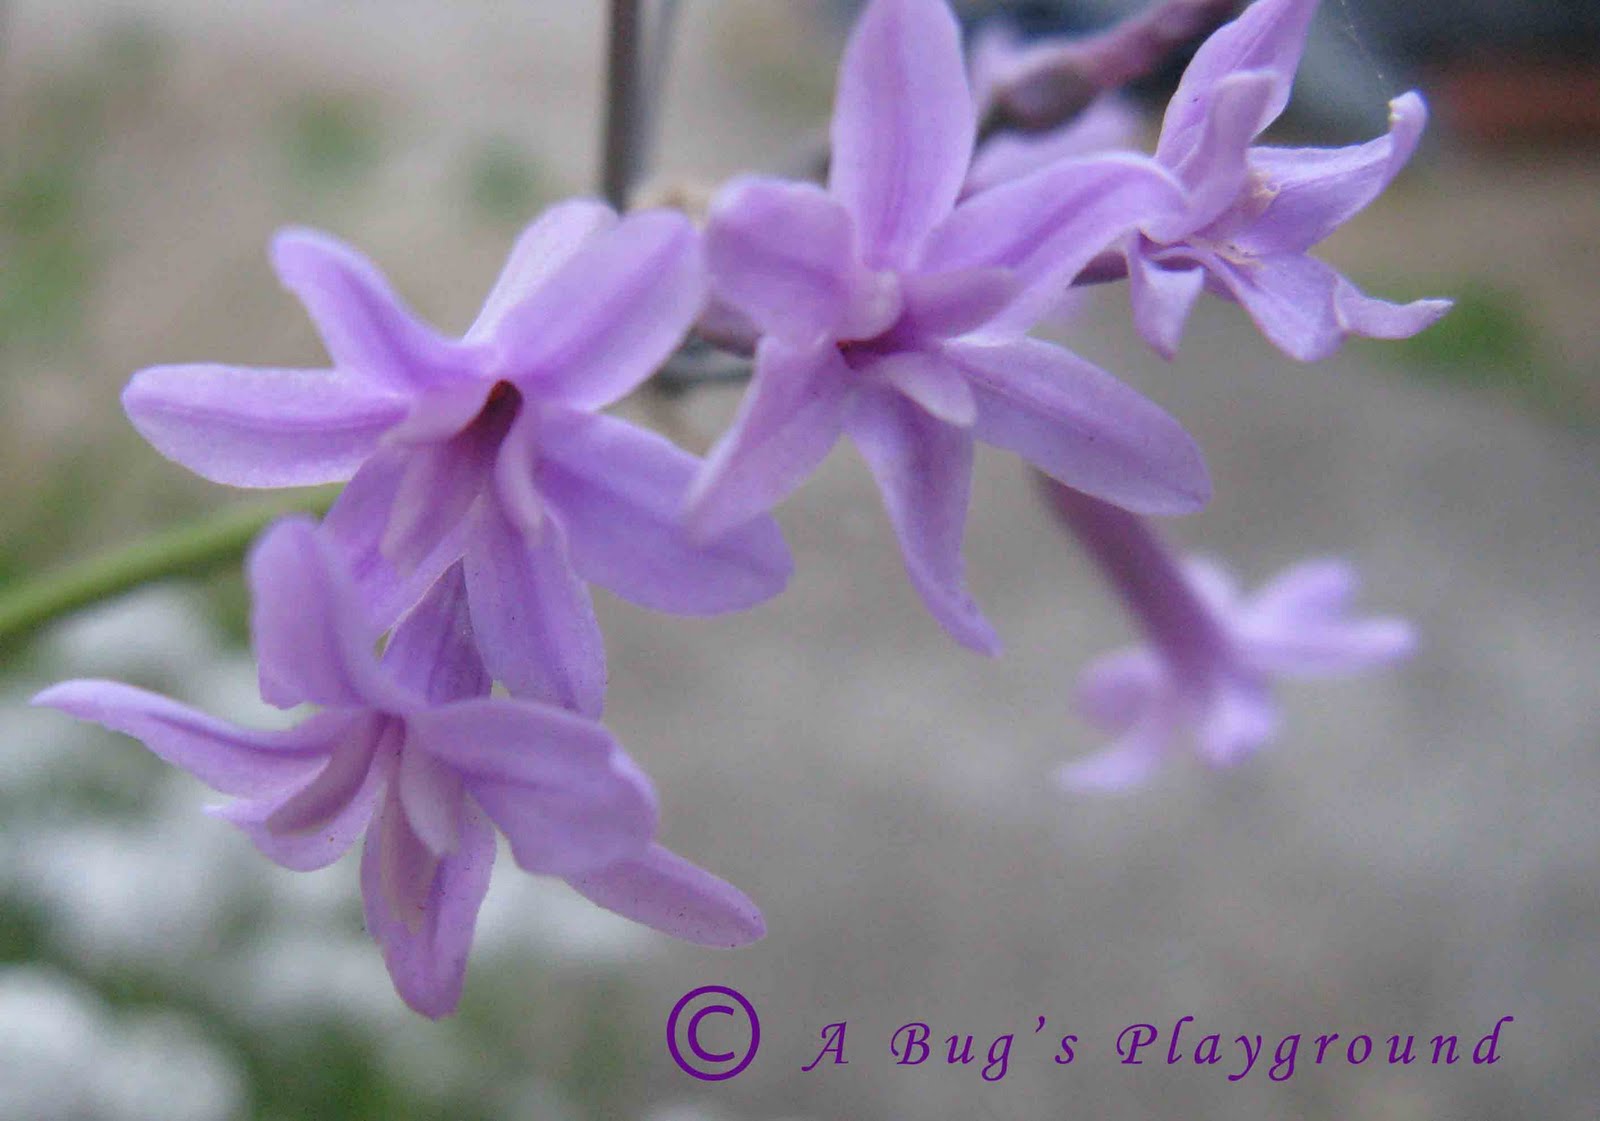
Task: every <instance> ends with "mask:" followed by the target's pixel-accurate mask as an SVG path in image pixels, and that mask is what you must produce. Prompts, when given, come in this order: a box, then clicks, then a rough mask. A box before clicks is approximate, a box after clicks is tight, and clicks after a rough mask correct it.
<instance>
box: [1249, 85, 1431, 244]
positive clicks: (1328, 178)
mask: <svg viewBox="0 0 1600 1121" xmlns="http://www.w3.org/2000/svg"><path fill="white" fill-rule="evenodd" d="M1427 120H1428V109H1427V106H1426V105H1425V104H1424V102H1423V100H1422V97H1421V95H1420V94H1417V93H1415V92H1412V93H1407V94H1404V95H1402V96H1400V97H1397V98H1395V99H1394V100H1393V101H1391V102H1390V103H1389V132H1388V134H1387V135H1384V136H1380V137H1378V138H1377V139H1376V140H1369V141H1367V143H1365V144H1352V145H1350V146H1349V147H1345V148H1253V149H1251V151H1250V165H1251V170H1252V171H1253V172H1254V174H1255V176H1256V178H1257V179H1259V180H1260V182H1261V185H1262V189H1263V190H1264V191H1268V192H1270V194H1271V199H1272V201H1271V202H1270V203H1268V204H1267V207H1266V209H1265V210H1264V211H1262V212H1261V214H1260V215H1259V216H1258V217H1257V218H1256V219H1255V221H1253V222H1252V223H1250V224H1249V225H1248V226H1247V227H1246V228H1244V229H1243V230H1241V231H1239V232H1238V233H1236V234H1235V235H1233V238H1232V240H1233V242H1234V244H1236V245H1238V246H1239V247H1240V248H1241V249H1244V250H1245V251H1247V252H1249V253H1254V254H1257V255H1260V256H1267V255H1270V254H1273V253H1303V252H1305V251H1306V250H1307V249H1309V248H1311V247H1312V246H1313V245H1315V244H1316V243H1317V242H1319V241H1321V240H1322V239H1323V238H1325V237H1327V236H1328V235H1329V234H1331V233H1333V231H1334V230H1336V229H1338V228H1339V227H1340V226H1342V225H1343V224H1344V223H1345V222H1346V221H1348V220H1349V219H1350V218H1351V217H1352V216H1353V215H1355V214H1356V213H1358V212H1359V211H1360V210H1361V209H1362V208H1364V207H1365V206H1366V205H1367V204H1368V203H1370V202H1371V201H1372V200H1373V199H1375V198H1377V197H1378V195H1379V194H1380V193H1381V192H1382V191H1383V189H1384V188H1385V187H1387V186H1388V185H1389V183H1390V182H1391V181H1392V180H1393V179H1394V177H1395V176H1396V175H1398V174H1399V172H1400V169H1401V168H1402V167H1404V166H1405V164H1406V161H1407V160H1409V159H1410V158H1411V153H1412V152H1414V151H1416V147H1417V142H1418V141H1419V140H1420V139H1421V138H1422V130H1423V128H1424V126H1425V125H1426V124H1427Z"/></svg>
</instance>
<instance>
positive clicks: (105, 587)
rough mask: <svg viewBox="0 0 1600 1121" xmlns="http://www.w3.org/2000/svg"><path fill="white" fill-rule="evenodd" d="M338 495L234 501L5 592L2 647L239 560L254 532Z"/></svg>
mask: <svg viewBox="0 0 1600 1121" xmlns="http://www.w3.org/2000/svg"><path fill="white" fill-rule="evenodd" d="M334 497H335V496H334V495H332V494H319V495H318V496H317V497H315V498H314V499H310V500H307V499H305V498H302V499H301V501H300V502H299V503H297V504H289V503H283V502H274V503H261V504H251V505H248V506H234V507H229V508H228V509H225V510H222V511H220V512H219V513H217V514H215V515H213V516H212V517H210V518H207V519H205V520H204V521H200V522H196V523H194V524H192V525H187V526H180V527H179V528H177V529H173V530H168V531H167V532H165V533H161V534H158V535H156V536H154V537H148V538H146V539H144V540H143V541H136V542H134V543H133V544H132V545H127V546H124V547H123V548H121V549H116V550H114V551H112V552H109V553H103V554H101V555H100V556H98V557H91V558H90V559H89V560H86V561H81V562H79V563H77V564H72V565H68V566H67V567H65V568H61V569H57V570H56V571H54V572H49V573H46V574H45V575H43V576H40V577H38V578H36V579H33V580H29V581H26V582H25V583H23V584H22V585H21V586H20V587H17V588H14V589H9V590H7V591H5V592H3V593H0V648H4V647H8V646H10V645H11V644H13V643H15V642H17V641H19V640H21V639H24V638H27V637H28V636H29V635H31V634H33V633H34V632H35V631H37V630H38V629H39V628H40V627H43V626H45V625H46V624H48V623H51V622H54V621H55V620H57V619H60V618H62V617H63V616H65V615H69V614H71V613H72V612H74V611H78V610H81V609H82V608H85V607H89V606H92V605H94V604H96V603H100V602H101V601H103V600H108V599H112V598H113V597H115V596H119V595H123V594H124V593H126V592H130V591H133V590H134V589H135V588H138V587H140V586H142V585H144V584H148V583H151V582H152V581H155V580H162V579H166V578H168V577H173V576H197V575H200V574H202V573H206V572H210V571H212V570H214V569H217V568H220V567H222V566H224V565H230V564H238V563H239V562H240V560H241V559H242V558H243V557H244V555H245V552H246V551H247V550H248V549H249V547H250V543H251V542H252V541H254V540H255V538H256V535H257V534H258V533H260V532H261V530H262V529H264V528H265V527H266V526H267V524H268V523H269V522H271V521H272V520H273V519H275V518H278V517H281V516H282V515H284V514H290V513H297V512H303V513H312V514H318V515H320V514H323V513H326V511H327V509H328V507H329V506H331V505H332V504H333V498H334Z"/></svg>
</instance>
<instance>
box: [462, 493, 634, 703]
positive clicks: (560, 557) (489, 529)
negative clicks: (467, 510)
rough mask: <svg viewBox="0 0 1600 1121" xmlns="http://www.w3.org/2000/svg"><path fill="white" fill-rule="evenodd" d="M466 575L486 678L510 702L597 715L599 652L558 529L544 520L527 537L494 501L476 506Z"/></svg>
mask: <svg viewBox="0 0 1600 1121" xmlns="http://www.w3.org/2000/svg"><path fill="white" fill-rule="evenodd" d="M465 570H466V576H467V599H468V602H469V603H470V605H471V612H472V627H473V631H474V633H476V635H477V639H478V649H479V650H480V651H482V653H483V660H484V664H485V665H486V666H488V667H489V672H490V674H491V675H492V676H493V677H494V678H495V679H496V680H497V681H499V682H501V683H502V684H504V685H505V687H506V688H507V689H508V690H510V692H511V695H512V696H515V697H521V698H524V699H526V700H538V701H548V702H550V703H552V704H557V705H561V706H562V707H564V708H570V709H572V710H573V711H574V712H580V713H583V714H584V715H585V716H599V715H600V711H601V709H602V707H603V705H604V701H605V689H606V656H605V646H604V643H603V642H602V640H601V637H600V624H599V623H598V622H597V621H596V619H595V615H594V603H593V602H592V601H591V600H590V598H589V589H588V588H587V587H586V586H585V585H584V583H583V581H582V580H580V579H579V578H578V575H577V573H576V572H575V571H574V570H573V567H572V561H571V559H570V558H569V557H568V555H567V542H566V534H565V533H564V532H563V530H562V528H561V526H560V525H559V524H557V523H556V521H555V520H554V519H546V520H545V523H544V526H543V527H542V529H541V530H540V532H539V533H537V534H535V535H526V534H523V533H521V532H519V531H518V530H517V528H516V527H515V526H513V525H512V524H511V522H510V521H509V520H507V518H506V515H505V513H504V511H503V510H502V509H501V507H500V503H499V502H497V501H496V502H484V503H481V504H480V505H479V506H478V509H477V515H476V518H475V522H474V526H473V530H472V534H471V536H470V538H469V539H468V543H467V554H466V559H465Z"/></svg>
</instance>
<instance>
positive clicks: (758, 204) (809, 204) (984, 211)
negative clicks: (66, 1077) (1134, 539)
mask: <svg viewBox="0 0 1600 1121" xmlns="http://www.w3.org/2000/svg"><path fill="white" fill-rule="evenodd" d="M974 134H975V124H974V109H973V102H972V98H971V94H970V91H969V89H968V86H967V79H966V72H965V68H964V64H963V61H962V56H961V37H960V29H959V27H958V26H957V24H956V21H955V18H954V16H953V15H952V14H951V12H950V10H949V9H948V8H947V7H946V5H945V4H944V3H943V2H942V0H873V2H872V3H871V4H869V5H868V7H867V9H866V11H865V13H864V14H863V15H862V17H861V19H860V22H859V23H858V24H857V26H856V28H855V31H854V33H853V35H852V37H851V40H850V43H849V46H848V47H847V48H846V51H845V56H844V60H843V63H842V64H841V68H840V74H839V88H838V96H837V100H836V103H835V106H834V117H833V126H832V165H831V172H830V177H829V184H828V188H827V189H826V190H823V189H822V188H819V187H816V186H813V185H808V184H798V183H790V182H786V181H782V180H775V179H765V178H746V179H742V180H737V181H735V182H734V183H732V184H730V185H729V186H727V187H726V188H725V189H724V190H723V191H722V192H721V193H720V194H719V196H718V197H717V199H716V200H715V201H714V203H713V206H712V211H711V215H710V219H709V223H708V227H707V232H706V246H707V255H708V262H709V264H710V267H711V273H712V282H713V287H714V290H715V292H716V294H717V296H718V297H719V298H720V299H722V300H724V301H725V302H726V303H728V304H729V305H731V306H732V307H733V308H734V309H735V310H736V311H738V312H740V313H742V314H743V315H744V316H746V317H747V318H748V319H749V320H750V321H751V322H752V323H753V324H754V325H755V326H756V328H757V329H758V330H759V331H760V333H761V340H760V343H759V345H758V347H757V351H756V366H755V376H754V380H753V382H752V384H751V386H750V389H749V392H748V393H747V395H746V397H745V399H744V402H743V404H742V406H741V409H740V412H739V415H738V417H737V418H736V419H735V421H734V424H733V427H732V428H731V429H730V431H728V432H727V433H726V434H725V435H724V436H723V437H722V439H721V440H720V441H719V442H718V444H717V445H716V447H715V448H714V449H713V450H712V453H711V455H710V456H709V458H708V461H707V464H706V466H705V468H704V470H703V472H702V474H701V475H700V477H699V478H698V479H697V480H696V483H695V486H694V489H693V491H692V495H691V498H690V502H689V507H688V511H689V517H690V520H691V524H692V525H693V526H694V528H695V529H696V531H697V532H698V533H699V534H701V535H703V536H705V537H708V538H709V537H715V536H716V535H717V534H719V533H721V532H723V531H724V530H725V529H727V528H728V527H730V526H735V525H739V524H741V523H743V522H745V521H746V520H748V519H749V518H751V517H753V516H755V515H756V514H759V513H761V512H763V511H765V510H767V509H768V508H770V507H771V506H773V505H774V504H775V503H777V502H778V501H780V500H781V499H782V498H784V497H785V496H786V495H787V494H789V493H790V492H791V491H793V490H794V489H795V488H796V487H797V486H799V484H800V483H801V482H802V481H803V480H804V479H805V477H806V476H807V475H809V474H810V473H811V471H812V470H813V469H815V468H816V466H817V465H818V464H819V463H820V462H821V461H822V459H823V458H824V457H825V456H826V455H827V453H828V451H829V449H830V448H831V447H832V446H833V444H834V443H835V442H836V441H837V440H838V438H839V437H840V436H841V435H842V434H845V433H848V434H849V435H850V436H851V438H852V439H853V441H854V442H855V444H856V446H857V447H858V448H859V449H860V451H861V453H862V455H863V456H864V457H865V458H866V460H867V463H868V465H869V467H870V468H871V469H872V471H873V473H874V475H875V476H876V478H877V482H878V485H879V488H880V489H881V491H882V492H883V498H884V504H885V506H886V507H887V509H888V513H889V518H890V521H891V522H892V523H893V525H894V529H895V531H896V534H897V535H898V537H899V539H900V544H901V548H902V551H903V553H904V556H905V561H906V567H907V569H908V572H909V574H910V577H911V580H912V583H913V584H914V585H915V587H916V589H917V591H918V592H919V593H920V594H921V596H922V598H923V600H924V602H925V603H926V604H927V605H928V608H929V609H930V611H931V612H932V613H933V615H934V616H935V618H937V619H938V621H939V622H940V623H941V624H942V625H943V626H944V627H945V629H946V630H948V631H949V632H950V633H951V634H952V635H953V636H955V637H956V639H957V640H959V641H960V642H962V643H963V644H965V645H967V646H969V647H971V648H973V649H976V650H980V651H985V652H991V653H992V652H995V651H996V650H997V649H998V640H997V638H996V636H995V634H994V632H993V630H992V628H991V627H990V626H989V624H988V622H987V621H986V620H985V619H984V618H983V616H982V614H981V612H980V611H979V609H978V607H977V605H976V604H975V603H974V602H973V601H972V598H971V596H970V595H968V593H967V591H966V587H965V577H964V564H963V560H962V554H961V540H962V533H963V528H964V525H965V520H966V511H967V505H968V495H969V491H970V485H971V473H972V458H973V446H974V443H975V442H976V441H978V440H982V441H984V442H987V443H990V444H993V445H996V446H998V447H1002V448H1006V449H1008V450H1010V451H1014V452H1016V453H1018V454H1019V455H1021V456H1023V457H1024V458H1026V459H1028V460H1029V461H1031V462H1033V463H1034V464H1036V465H1037V466H1038V467H1040V468H1041V469H1042V470H1044V471H1046V472H1047V473H1049V474H1050V475H1052V476H1054V477H1056V478H1059V479H1061V480H1063V481H1065V482H1068V483H1070V484H1071V485H1073V486H1076V487H1079V488H1081V489H1083V490H1085V491H1088V492H1090V493H1094V494H1098V495H1100V496H1101V497H1104V498H1106V499H1108V500H1110V501H1113V502H1117V503H1120V504H1123V505H1126V506H1128V507H1130V508H1133V509H1138V510H1142V511H1146V512H1151V513H1178V512H1187V511H1191V510H1194V509H1197V508H1199V507H1200V506H1202V505H1203V504H1204V503H1205V501H1206V499H1207V498H1208V496H1209V489H1210V484H1209V480H1208V479H1207V477H1206V473H1205V468H1204V465H1203V464H1202V462H1201V459H1200V455H1199V452H1198V450H1197V449H1196V447H1195V446H1194V443H1193V442H1192V441H1191V440H1190V439H1189V437H1188V436H1187V434H1185V433H1184V431H1183V430H1182V428H1181V427H1179V425H1178V424H1177V422H1176V421H1174V420H1173V419H1172V418H1171V417H1169V416H1168V415H1167V414H1166V413H1164V412H1163V411H1161V410H1160V409H1159V408H1157V407H1156V406H1155V405H1153V404H1152V403H1150V402H1149V401H1148V400H1146V399H1145V398H1143V397H1141V396H1140V395H1138V394H1137V393H1134V392H1133V391H1132V390H1130V389H1128V388H1127V387H1125V386H1123V385H1122V384H1121V383H1119V382H1117V381H1116V380H1115V379H1113V378H1112V377H1111V376H1110V375H1108V374H1106V373H1105V372H1103V371H1101V370H1099V369H1098V368H1096V367H1094V366H1092V365H1090V364H1089V363H1088V362H1085V361H1083V360H1082V359H1080V358H1077V357H1076V356H1074V355H1072V354H1070V353H1068V352H1066V351H1064V350H1061V349H1060V348H1058V347H1055V346H1052V345H1050V344H1048V343H1044V342H1040V341H1036V340H1032V339H1027V338H1024V337H1023V336H1024V333H1025V332H1026V331H1027V330H1028V329H1029V328H1030V327H1032V326H1033V325H1034V324H1035V323H1037V322H1038V320H1039V319H1040V318H1041V317H1042V316H1044V315H1046V314H1048V313H1049V312H1051V311H1052V310H1054V308H1055V307H1056V306H1057V304H1058V303H1059V301H1060V297H1061V292H1062V291H1063V290H1064V289H1065V287H1066V285H1067V283H1068V281H1070V279H1071V278H1072V277H1073V276H1074V275H1075V274H1076V273H1077V272H1078V271H1079V270H1080V269H1081V268H1082V267H1083V265H1084V264H1085V263H1086V262H1087V261H1088V260H1089V259H1090V258H1091V257H1092V256H1093V255H1094V254H1095V253H1096V252H1098V251H1099V250H1101V249H1102V248H1104V247H1105V246H1106V245H1108V244H1109V243H1110V242H1111V241H1112V240H1114V239H1115V238H1116V237H1117V236H1118V235H1120V234H1121V233H1122V232H1124V231H1126V230H1128V229H1130V228H1131V227H1132V226H1133V225H1134V224H1135V223H1136V222H1137V221H1139V220H1140V219H1141V218H1143V217H1144V216H1145V215H1147V214H1148V213H1150V212H1151V211H1152V210H1153V209H1156V208H1159V207H1162V206H1172V205H1175V202H1174V200H1175V199H1177V198H1178V196H1179V194H1180V189H1179V187H1178V186H1177V184H1176V183H1175V181H1173V180H1172V179H1171V178H1170V177H1169V176H1168V175H1166V174H1165V173H1164V172H1162V171H1161V170H1160V168H1159V167H1157V166H1156V165H1155V164H1154V163H1153V162H1151V161H1148V160H1145V159H1143V158H1141V157H1132V156H1127V157H1106V158H1102V159H1095V160H1085V161H1081V162H1076V163H1065V164H1058V165H1055V166H1053V167H1051V168H1047V169H1045V170H1043V171H1040V172H1038V173H1036V174H1034V175H1030V176H1027V177H1024V178H1022V179H1020V180H1017V181H1016V182H1013V183H1009V184H1006V185H1004V186H1001V187H996V188H994V189H992V190H989V191H985V192H983V193H982V194H980V195H976V196H974V197H973V198H971V199H969V200H967V201H965V202H962V203H961V204H960V205H957V200H958V198H959V196H960V194H961V190H962V186H963V184H964V182H965V181H966V177H967V173H968V166H969V163H970V161H971V159H972V149H973V140H974Z"/></svg>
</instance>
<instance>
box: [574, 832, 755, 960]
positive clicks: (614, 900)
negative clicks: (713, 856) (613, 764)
mask: <svg viewBox="0 0 1600 1121" xmlns="http://www.w3.org/2000/svg"><path fill="white" fill-rule="evenodd" d="M567 882H568V883H570V884H571V885H572V886H573V887H574V888H576V889H577V891H578V892H579V894H581V895H583V896H584V897H585V898H587V899H589V900H591V901H593V902H595V903H598V904H599V905H600V906H602V907H604V908H605V909H606V910H608V911H615V912H616V913H617V914H619V915H622V916H623V917H625V918H630V919H633V920H634V921H635V922H641V923H644V924H645V925H646V926H650V927H654V928H655V929H656V930H659V931H661V932H662V933H664V934H670V935H672V937H674V938H681V939H683V940H684V941H686V942H693V943H695V944H696V945H699V946H711V947H714V948H717V949H730V950H731V949H734V948H735V947H738V946H747V945H749V944H750V943H752V942H758V941H760V940H761V939H762V938H764V937H765V936H766V933H767V925H766V922H765V921H764V920H763V919H762V917H761V911H760V910H759V909H758V908H757V907H756V905H755V904H754V903H752V902H751V901H750V899H749V898H748V897H747V896H746V895H745V894H744V893H743V892H742V891H740V890H739V889H738V888H736V887H734V886H733V885H732V884H730V883H727V882H725V881H723V880H720V879H718V878H717V877H716V876H713V875H712V874H711V873H710V872H707V871H706V870H705V869H703V868H700V867H698V866H696V865H694V864H691V863H690V862H689V861H687V860H685V859H684V858H683V857H681V856H679V855H678V854H677V853H674V852H671V851H669V850H668V849H666V848H664V847H662V846H661V845H659V844H654V843H652V844H651V845H650V846H649V848H647V849H645V851H644V853H643V854H642V855H640V856H636V857H631V858H629V859H627V860H619V861H617V862H616V863H615V864H609V865H607V866H605V867H604V868H598V869H595V870H594V871H591V872H586V873H584V874H583V875H580V876H574V877H572V878H571V879H570V880H568V881H567Z"/></svg>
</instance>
